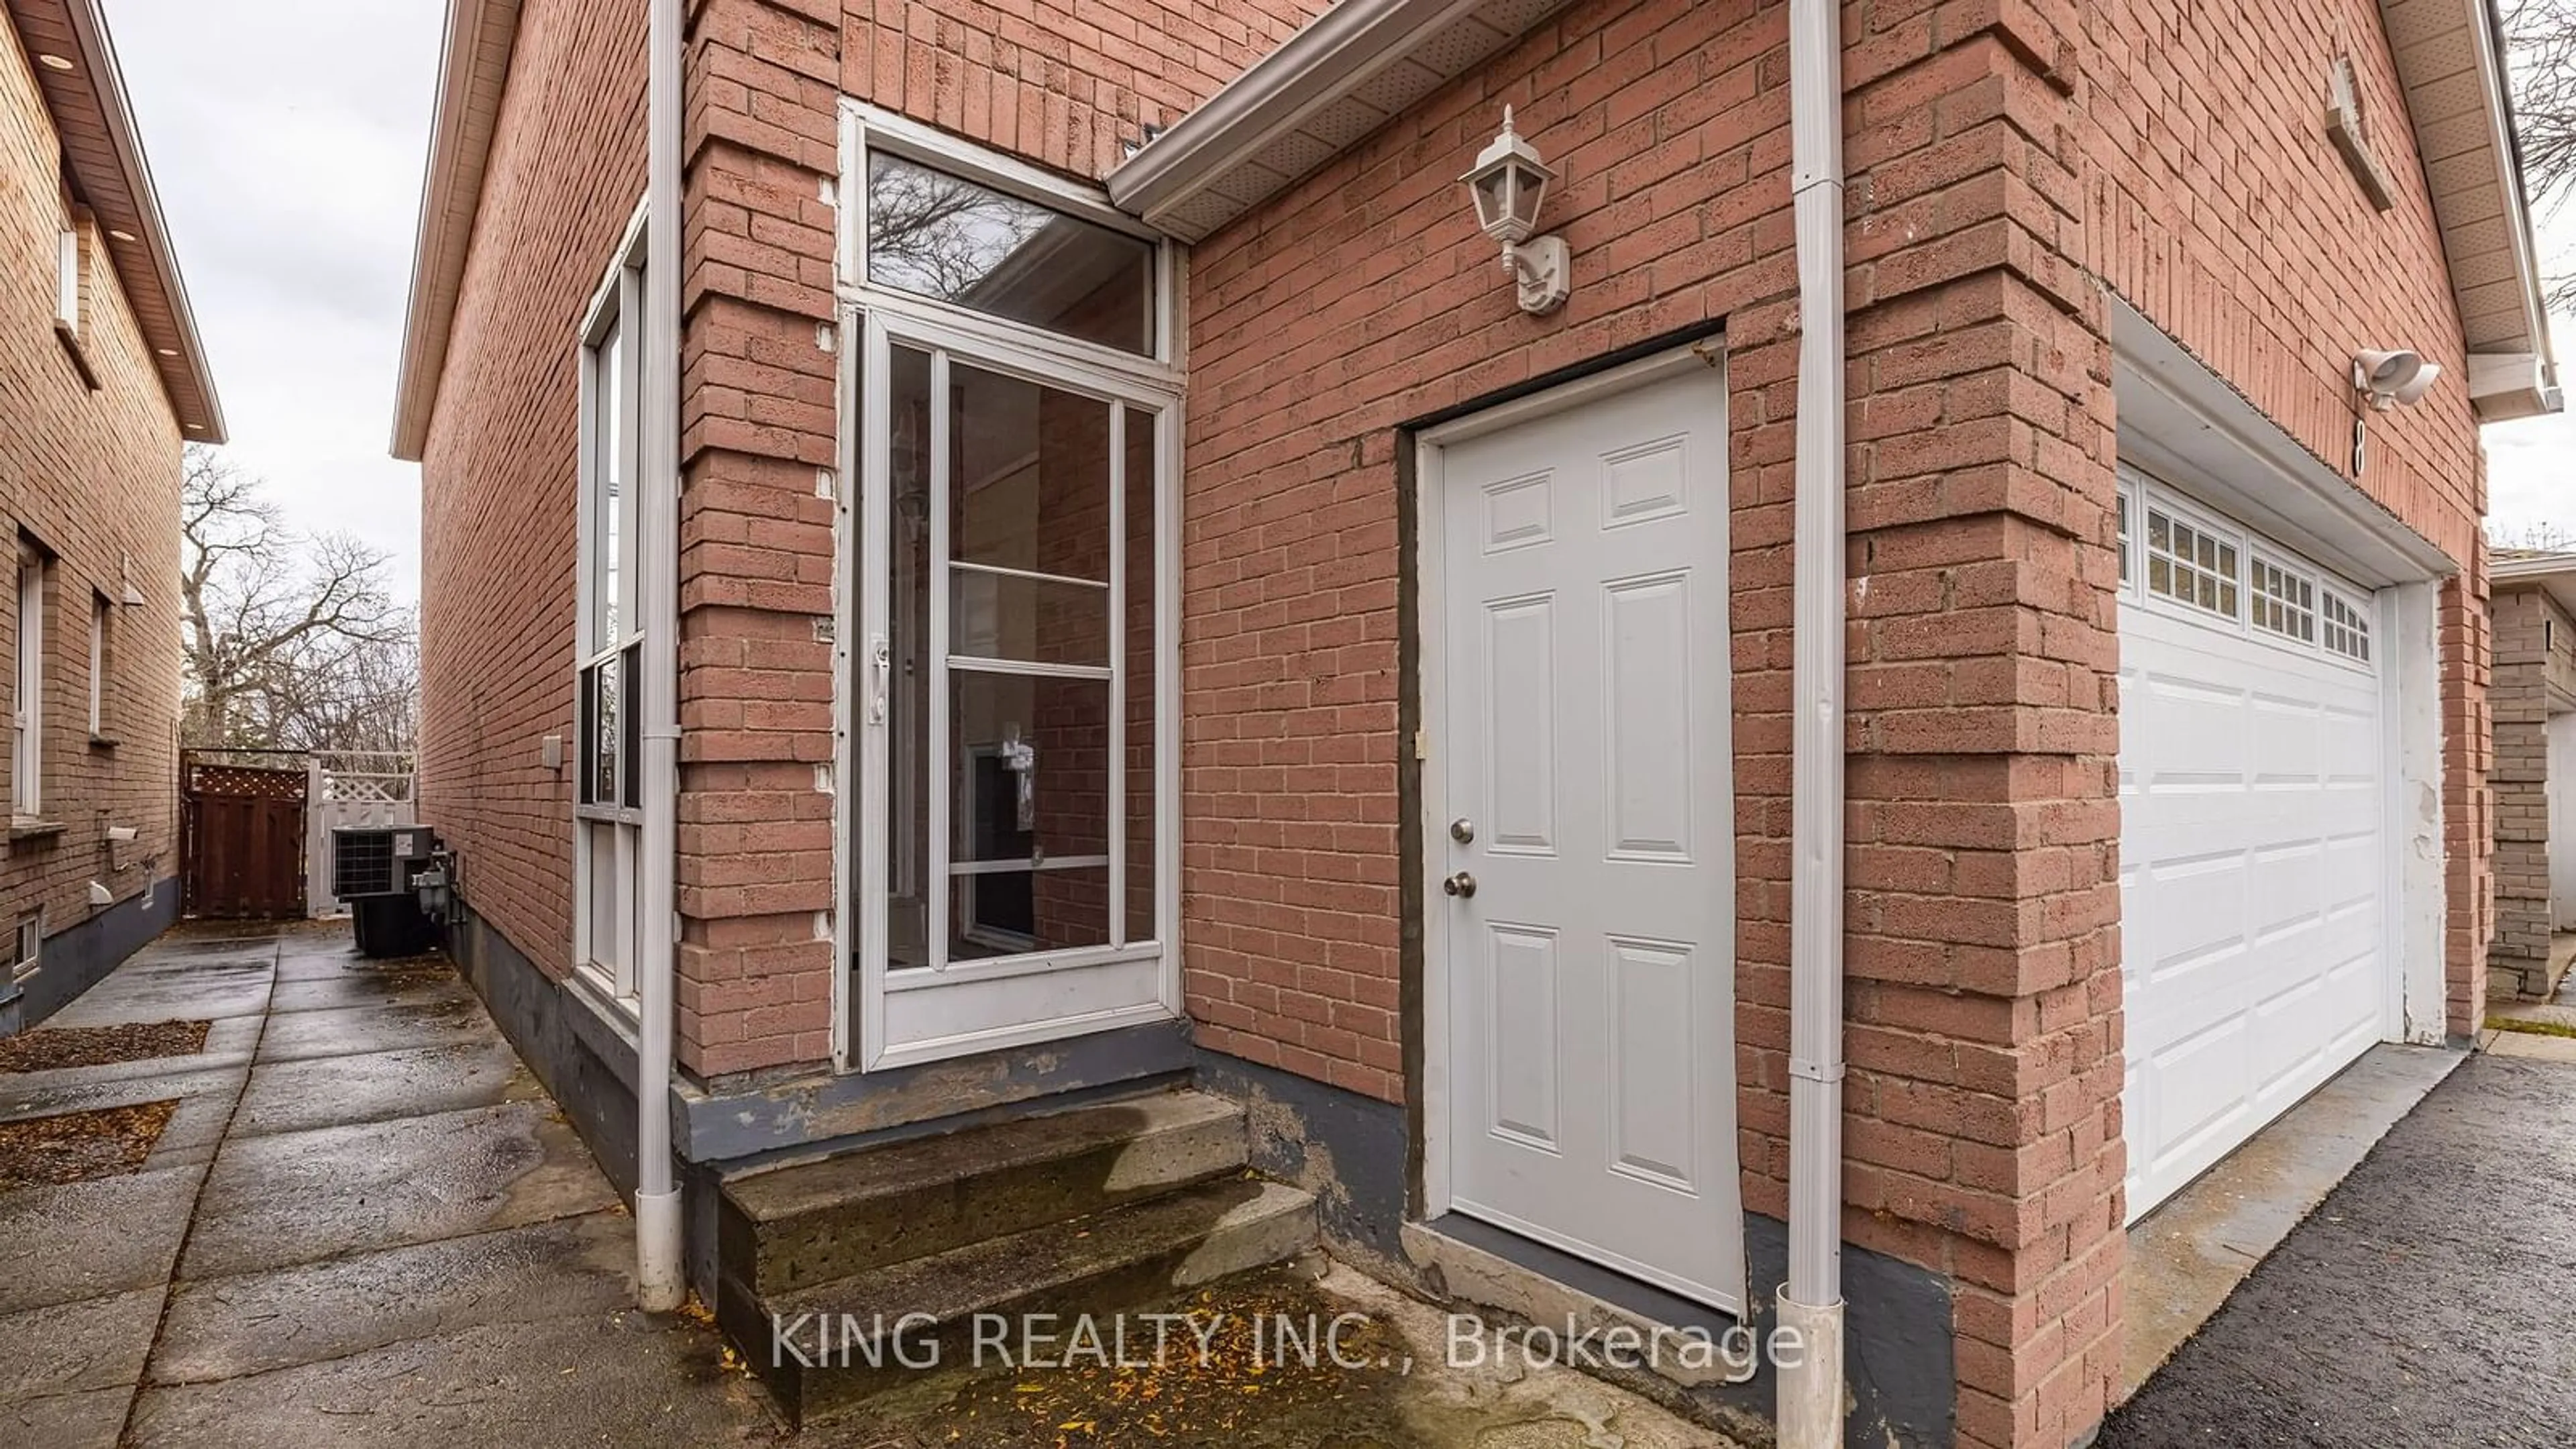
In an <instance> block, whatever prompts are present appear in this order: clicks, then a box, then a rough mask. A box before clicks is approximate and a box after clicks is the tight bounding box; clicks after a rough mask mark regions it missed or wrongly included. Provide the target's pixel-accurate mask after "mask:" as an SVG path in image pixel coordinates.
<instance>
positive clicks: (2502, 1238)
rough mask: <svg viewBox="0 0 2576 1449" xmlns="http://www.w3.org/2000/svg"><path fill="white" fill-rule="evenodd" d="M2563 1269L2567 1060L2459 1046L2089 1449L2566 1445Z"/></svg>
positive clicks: (2570, 1330) (2572, 1348)
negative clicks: (2469, 1052)
mask: <svg viewBox="0 0 2576 1449" xmlns="http://www.w3.org/2000/svg"><path fill="white" fill-rule="evenodd" d="M2571 1281H2576V1065H2571V1064H2569V1063H2567V1062H2563V1061H2551V1060H2532V1059H2526V1058H2516V1057H2508V1056H2499V1055H2488V1054H2483V1053H2482V1054H2480V1055H2477V1056H2473V1057H2471V1058H2470V1059H2469V1060H2468V1061H2466V1062H2464V1063H2462V1064H2461V1065H2460V1067H2459V1069H2458V1070H2456V1071H2454V1072H2453V1073H2451V1075H2450V1076H2449V1078H2448V1079H2447V1080H2445V1081H2444V1082H2443V1083H2442V1084H2441V1085H2440V1086H2438V1087H2436V1088H2434V1089H2433V1091H2432V1093H2431V1094H2430V1095H2429V1096H2427V1097H2426V1098H2425V1099H2424V1101H2423V1104H2422V1105H2421V1106H2419V1107H2417V1108H2416V1110H2415V1111H2414V1112H2413V1113H2412V1114H2411V1115H2409V1116H2408V1117H2407V1118H2406V1119H2405V1120H2404V1121H2401V1122H2399V1123H2398V1124H2397V1125H2396V1127H2394V1128H2393V1129H2391V1130H2390V1131H2389V1133H2388V1135H2387V1136H2386V1137H2385V1138H2383V1139H2381V1141H2380V1143H2379V1145H2378V1146H2377V1147H2376V1148H2374V1149H2373V1150H2372V1151H2371V1153H2370V1155H2369V1156H2368V1157H2366V1158H2365V1159H2364V1160H2363V1161H2362V1163H2361V1166H2360V1167H2358V1168H2357V1169H2355V1170H2354V1171H2353V1173H2352V1175H2351V1176H2349V1177H2347V1178H2345V1179H2344V1181H2343V1183H2342V1184H2341V1185H2340V1186H2338V1187H2337V1188H2336V1189H2335V1190H2334V1191H2333V1192H2332V1193H2330V1194H2328V1195H2327V1197H2326V1199H2325V1201H2324V1202H2322V1203H2321V1204H2319V1205H2318V1207H2317V1209H2316V1211H2315V1212H2314V1213H2313V1214H2311V1215H2310V1216H2309V1217H2308V1219H2307V1220H2306V1221H2305V1222H2303V1223H2301V1224H2300V1225H2299V1226H2298V1227H2297V1228H2296V1229H2295V1230H2293V1231H2292V1232H2291V1233H2290V1235H2289V1237H2288V1239H2287V1240H2286V1241H2284V1242H2283V1243H2282V1245H2281V1246H2280V1247H2279V1248H2278V1249H2277V1250H2275V1251H2274V1252H2273V1253H2272V1255H2271V1256H2270V1257H2268V1258H2266V1259H2265V1260H2264V1261H2263V1263H2262V1265H2261V1266H2260V1267H2258V1268H2256V1269H2255V1270H2254V1272H2253V1274H2252V1275H2251V1276H2249V1277H2248V1278H2247V1279H2246V1280H2245V1282H2244V1283H2243V1285H2242V1286H2240V1287H2239V1288H2238V1289H2237V1290H2236V1293H2235V1296H2233V1297H2232V1298H2230V1299H2229V1300H2228V1301H2227V1304H2226V1306H2225V1307H2223V1308H2221V1309H2220V1310H2219V1311H2218V1313H2217V1315H2216V1316H2215V1317H2213V1318H2211V1319H2210V1320H2209V1322H2208V1323H2207V1324H2206V1325H2204V1326H2203V1327H2202V1328H2201V1330H2200V1332H2199V1333H2198V1334H2197V1335H2196V1336H2194V1337H2193V1338H2192V1339H2191V1341H2189V1342H2188V1343H2186V1344H2184V1345H2183V1346H2182V1348H2181V1350H2180V1351H2179V1352H2177V1353H2176V1354H2175V1355H2174V1357H2173V1358H2172V1360H2171V1361H2170V1362H2168V1363H2167V1364H2166V1365H2165V1366H2164V1368H2163V1369H2162V1370H2160V1371H2159V1372H2158V1373H2156V1375H2155V1376H2154V1377H2152V1378H2150V1379H2149V1380H2148V1381H2147V1383H2146V1385H2145V1386H2144V1387H2143V1388H2141V1389H2140V1390H2139V1392H2138V1394H2137V1396H2136V1397H2135V1398H2133V1399H2131V1400H2130V1401H2129V1402H2128V1403H2127V1404H2126V1405H2124V1406H2122V1407H2121V1409H2120V1410H2119V1411H2118V1412H2117V1413H2115V1414H2114V1415H2113V1416H2112V1418H2111V1420H2110V1422H2109V1423H2108V1424H2106V1425H2105V1426H2104V1428H2103V1432H2102V1436H2101V1439H2100V1443H2101V1445H2102V1446H2104V1449H2167V1446H2174V1445H2194V1444H2209V1445H2230V1446H2235V1445H2243V1446H2249V1449H2251V1446H2272V1445H2298V1446H2306V1445H2401V1444H2402V1445H2408V1446H2426V1449H2431V1446H2444V1445H2461V1446H2467V1445H2479V1446H2520V1445H2529V1446H2534V1449H2538V1446H2543V1445H2547V1446H2559V1445H2564V1444H2566V1443H2568V1442H2569V1435H2570V1432H2571V1430H2570V1425H2571V1424H2576V1293H2571V1292H2570V1291H2569V1284H2570V1282H2571Z"/></svg>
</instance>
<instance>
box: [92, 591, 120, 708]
mask: <svg viewBox="0 0 2576 1449" xmlns="http://www.w3.org/2000/svg"><path fill="white" fill-rule="evenodd" d="M113 617H114V616H113V615H111V614H110V613H109V612H108V604H107V596H106V595H105V594H92V595H90V600H89V737H90V738H91V739H92V740H95V741H105V740H106V739H107V738H108V729H107V663H108V646H107V629H108V624H109V621H110V620H111V619H112V618H113Z"/></svg>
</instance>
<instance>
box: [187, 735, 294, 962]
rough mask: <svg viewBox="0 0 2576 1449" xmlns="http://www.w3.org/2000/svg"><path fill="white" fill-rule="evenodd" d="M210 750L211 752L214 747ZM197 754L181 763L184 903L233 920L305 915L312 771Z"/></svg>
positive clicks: (195, 911) (193, 911) (197, 912)
mask: <svg viewBox="0 0 2576 1449" xmlns="http://www.w3.org/2000/svg"><path fill="white" fill-rule="evenodd" d="M209 753H213V752H209ZM242 753H245V752H243V751H223V752H221V755H222V756H223V758H220V759H217V760H208V759H204V758H200V757H199V756H198V755H197V753H196V752H195V751H185V752H183V753H182V754H181V757H180V762H179V829H180V844H179V850H180V859H181V861H182V862H183V865H184V869H183V871H182V872H181V879H182V882H183V885H182V890H181V898H180V906H181V909H182V910H184V911H185V912H186V913H187V914H189V915H192V916H206V917H219V918H224V919H230V920H258V921H278V920H294V919H297V918H299V917H301V916H302V915H303V914H304V805H305V795H306V793H307V788H306V778H307V773H306V771H305V769H304V766H303V764H302V762H301V761H298V762H297V763H296V765H295V766H294V767H293V768H292V769H271V768H266V767H260V766H251V765H240V764H234V763H231V762H230V758H231V757H237V756H239V755H240V754H242Z"/></svg>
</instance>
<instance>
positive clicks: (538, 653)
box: [420, 0, 644, 974]
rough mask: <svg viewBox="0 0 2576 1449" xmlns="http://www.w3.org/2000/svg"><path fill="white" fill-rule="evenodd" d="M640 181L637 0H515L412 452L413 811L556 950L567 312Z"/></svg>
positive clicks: (564, 875)
mask: <svg viewBox="0 0 2576 1449" xmlns="http://www.w3.org/2000/svg"><path fill="white" fill-rule="evenodd" d="M643 194H644V12H643V9H642V7H640V6H636V5H632V4H622V3H615V0H529V3H528V4H527V5H526V7H525V8H524V9H523V10H522V12H521V16H520V21H519V41H518V52H517V56H516V58H515V60H514V62H513V64H512V66H511V70H510V84H509V87H508V90H507V92H506V94H505V96H504V98H503V101H502V112H501V120H500V124H499V126H498V128H497V139H496V140H495V142H494V144H493V148H492V156H491V162H490V168H489V171H488V173H487V175H486V178H485V181H484V189H483V203H482V212H481V215H480V216H479V217H478V218H477V219H476V222H475V232H474V247H473V252H472V255H471V257H470V259H469V260H468V262H467V265H466V271H465V279H464V284H463V290H462V295H461V298H460V300H459V302H458V305H457V309H456V319H455V330H454V334H453V337H452V339H451V341H450V343H449V347H448V353H447V364H446V369H445V371H444V373H443V374H442V377H441V382H440V388H439V395H438V408H437V412H436V415H435V416H434V417H433V418H432V420H431V423H430V429H429V442H428V446H427V448H426V449H425V450H424V452H423V455H422V460H421V607H422V629H421V685H422V689H421V698H422V710H421V760H420V770H421V780H420V793H421V810H422V818H424V819H425V820H427V821H429V822H430V823H432V824H434V825H436V826H437V827H438V829H439V831H440V832H441V833H442V834H443V835H444V836H445V838H446V839H447V840H448V842H449V843H450V844H452V845H454V846H455V847H456V848H457V850H458V852H459V854H460V857H461V859H462V861H463V876H464V881H463V884H464V888H465V893H466V895H467V897H468V898H469V899H470V900H471V901H472V902H473V904H474V906H475V908H476V909H477V910H478V911H480V912H482V913H483V915H484V916H485V917H486V918H487V919H488V920H489V921H490V922H491V923H492V924H493V925H494V926H495V927H497V928H498V929H499V930H500V931H501V932H502V933H503V934H504V935H506V936H508V937H509V938H510V940H511V942H512V943H513V944H515V945H516V946H517V947H518V948H519V949H520V950H521V951H524V952H526V953H527V955H528V957H529V958H530V959H531V960H533V961H535V962H537V963H538V964H539V965H540V966H541V967H543V968H544V969H545V970H547V971H549V972H553V973H556V974H561V973H563V972H564V971H567V970H569V969H570V966H571V956H572V801H573V784H574V771H573V770H572V769H570V768H566V769H563V770H560V771H555V770H548V769H546V768H544V767H543V763H542V759H541V756H540V754H539V742H540V741H541V740H542V739H543V738H544V737H545V736H547V735H561V736H563V737H564V739H565V741H566V756H567V759H569V758H570V757H571V754H572V749H571V741H572V736H573V655H574V649H575V647H576V638H575V632H574V625H575V617H574V599H575V596H576V591H577V589H578V586H579V577H578V571H579V558H580V537H581V535H580V522H579V518H580V514H579V509H578V507H577V499H578V497H579V487H580V480H579V476H578V472H579V440H578V429H579V421H580V356H581V337H580V332H581V324H582V320H583V314H584V312H585V311H586V310H587V308H588V306H589V302H590V298H591V295H592V293H593V291H594V290H595V289H596V288H597V287H598V285H599V281H600V278H601V277H603V276H604V275H606V273H607V270H608V266H609V264H610V262H611V261H612V260H613V259H614V257H615V255H616V250H617V244H618V241H619V239H620V238H621V237H622V236H623V235H624V232H625V228H626V223H627V221H628V219H629V218H630V217H632V216H633V215H634V212H635V204H636V202H637V201H638V200H640V199H641V198H642V197H643Z"/></svg>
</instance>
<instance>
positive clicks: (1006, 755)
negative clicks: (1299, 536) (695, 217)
mask: <svg viewBox="0 0 2576 1449" xmlns="http://www.w3.org/2000/svg"><path fill="white" fill-rule="evenodd" d="M859 325H860V327H861V329H862V331H863V335H864V350H863V352H862V354H861V356H860V358H859V359H858V367H857V373H858V392H859V403H860V407H859V418H860V429H859V449H860V456H859V460H858V461H859V466H860V473H861V486H860V493H859V504H858V507H857V510H856V516H855V519H854V524H855V530H856V532H857V534H858V539H857V543H858V547H857V548H856V549H855V550H853V551H852V552H853V553H854V554H855V556H856V566H857V569H858V575H859V576H858V579H857V590H856V597H857V602H858V608H857V611H856V615H855V617H856V619H857V622H858V626H859V628H858V633H857V637H856V638H855V639H854V640H853V641H852V642H853V644H854V646H855V647H854V648H853V649H852V650H851V651H850V653H849V659H850V662H851V668H852V672H853V675H854V677H853V679H852V680H851V688H850V690H849V694H848V697H849V698H850V699H851V700H852V701H853V703H854V712H855V715H856V719H855V726H856V728H855V731H854V740H855V744H856V749H855V754H856V756H857V762H858V765H859V768H860V773H861V777H862V790H861V795H860V798H859V800H858V801H857V802H856V805H855V819H854V821H853V824H854V826H855V829H854V830H853V831H852V832H851V835H852V838H853V839H854V842H855V845H856V852H855V854H856V859H855V861H854V862H853V863H852V864H853V871H852V881H851V899H852V907H853V910H854V912H855V914H856V916H857V917H858V919H859V921H860V923H861V932H860V935H859V936H858V937H857V938H856V940H855V941H854V943H853V944H854V948H855V949H854V954H855V956H856V962H855V964H856V967H857V971H858V979H859V982H860V985H861V990H860V991H859V992H857V993H856V996H855V1001H856V1005H857V1008H858V1012H859V1021H858V1023H857V1027H858V1030H857V1031H856V1032H855V1033H854V1041H855V1044H856V1046H857V1048H858V1050H857V1051H856V1052H855V1053H854V1055H855V1056H856V1057H857V1058H858V1064H859V1065H861V1066H862V1067H866V1068H875V1067H886V1066H895V1065H901V1064H903V1063H906V1062H911V1061H924V1060H931V1059H935V1058H940V1057H949V1056H956V1055H960V1054H962V1053H966V1052H971V1051H978V1050H987V1049H992V1048H996V1047H1003V1046H1010V1045H1015V1044H1020V1043H1026V1042H1033V1041H1043V1040H1049V1039H1053V1038H1056V1037H1062V1036H1069V1035H1074V1034H1077V1033H1081V1032H1086V1031H1096V1030H1103V1029H1106V1028H1110V1027H1115V1026H1119V1025H1124V1024H1128V1023H1132V1022H1138V1021H1146V1020H1153V1019H1157V1018H1161V1017H1165V1016H1168V1015H1171V1014H1173V1012H1174V1010H1175V1009H1176V1007H1177V997H1178V982H1177V972H1176V970H1174V969H1173V964H1172V962H1171V961H1170V960H1169V958H1168V955H1167V953H1166V951H1165V949H1164V943H1166V942H1167V941H1169V940H1170V939H1171V937H1172V934H1173V933H1172V931H1171V928H1170V926H1169V924H1168V921H1169V919H1170V916H1171V914H1172V910H1171V907H1172V905H1173V890H1174V880H1173V877H1174V875H1175V873H1176V867H1177V861H1176V860H1173V859H1170V858H1167V854H1166V852H1165V850H1164V847H1165V846H1166V844H1167V841H1166V838H1165V837H1166V836H1167V835H1168V834H1169V833H1170V832H1169V830H1168V828H1167V827H1166V825H1165V810H1166V807H1167V805H1168V803H1169V801H1170V799H1171V796H1170V793H1169V788H1168V770H1169V765H1170V761H1169V760H1168V759H1167V758H1166V756H1167V750H1166V745H1167V743H1168V742H1167V741H1166V740H1165V739H1164V735H1165V733H1166V732H1167V731H1166V730H1165V729H1164V728H1163V727H1162V726H1163V723H1164V722H1165V721H1168V720H1169V719H1170V718H1171V716H1170V714H1169V713H1167V712H1166V711H1165V710H1164V708H1163V705H1164V703H1165V701H1164V699H1163V695H1164V693H1165V692H1166V687H1167V683H1168V682H1167V681H1166V680H1165V679H1164V677H1163V676H1164V675H1165V674H1166V673H1168V671H1167V670H1165V669H1162V668H1158V665H1159V664H1160V662H1161V661H1162V660H1163V659H1164V658H1166V657H1168V656H1167V650H1168V646H1169V644H1170V640H1168V639H1167V638H1166V637H1165V633H1166V629H1167V621H1166V620H1165V619H1164V617H1163V613H1164V610H1163V608H1162V604H1163V600H1162V599H1161V597H1160V596H1161V594H1162V592H1163V590H1162V588H1160V587H1158V585H1159V584H1160V581H1161V578H1162V575H1163V563H1164V561H1163V559H1162V558H1161V557H1160V551H1161V548H1162V546H1163V540H1164V538H1165V536H1166V530H1164V529H1163V528H1161V527H1159V526H1158V524H1159V522H1160V520H1161V519H1162V517H1163V516H1164V514H1163V510H1164V507H1165V505H1166V503H1167V501H1168V499H1169V495H1170V484H1169V482H1168V481H1167V479H1166V477H1165V474H1166V471H1167V470H1166V467H1165V460H1166V459H1167V458H1168V457H1169V455H1170V449H1171V445H1172V442H1173V438H1172V435H1171V430H1170V428H1171V419H1170V415H1169V409H1170V404H1169V401H1168V399H1157V398H1154V397H1151V396H1149V395H1133V394H1130V393H1125V392H1122V391H1121V388H1120V386H1119V383H1118V380H1117V378H1116V376H1115V374H1111V375H1109V376H1105V377H1103V376H1091V375H1088V374H1087V373H1086V372H1085V370H1084V369H1082V368H1080V367H1078V366H1074V365H1070V364H1066V363H1063V362H1061V361H1056V360H1044V359H1026V358H1023V359H1017V360H1012V361H1004V360H1001V359H1003V358H1005V357H1008V356H1009V355H1010V352H1011V349H1009V348H1008V347H1004V346H994V345H992V344H991V343H990V342H989V341H987V340H982V339H977V338H974V337H972V336H970V335H967V334H965V333H952V332H950V331H948V330H947V329H945V328H942V327H939V326H937V325H934V324H930V323H919V322H905V321H900V320H891V319H888V318H886V317H884V316H881V315H875V314H871V315H869V316H868V317H867V318H866V319H865V320H864V322H862V323H861V324H859Z"/></svg>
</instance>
